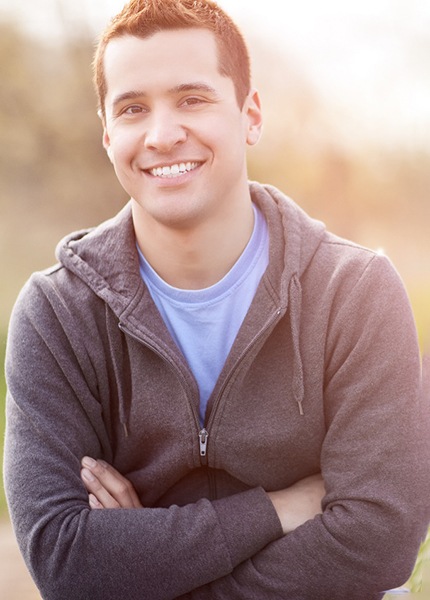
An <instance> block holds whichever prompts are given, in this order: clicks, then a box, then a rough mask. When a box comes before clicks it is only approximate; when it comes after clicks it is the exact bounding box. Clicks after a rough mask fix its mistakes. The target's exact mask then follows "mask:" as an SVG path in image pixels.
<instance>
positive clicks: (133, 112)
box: [123, 104, 144, 115]
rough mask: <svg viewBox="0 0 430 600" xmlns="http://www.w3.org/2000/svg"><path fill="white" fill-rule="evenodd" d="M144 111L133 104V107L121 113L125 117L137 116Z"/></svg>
mask: <svg viewBox="0 0 430 600" xmlns="http://www.w3.org/2000/svg"><path fill="white" fill-rule="evenodd" d="M143 111H144V109H143V107H142V106H138V105H137V104H133V106H128V107H127V108H126V109H125V110H124V111H123V113H124V114H126V115H138V114H139V113H141V112H143Z"/></svg>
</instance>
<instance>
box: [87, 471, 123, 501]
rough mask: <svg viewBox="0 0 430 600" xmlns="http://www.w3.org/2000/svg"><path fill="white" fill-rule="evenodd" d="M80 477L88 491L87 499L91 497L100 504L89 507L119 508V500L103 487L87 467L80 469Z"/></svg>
mask: <svg viewBox="0 0 430 600" xmlns="http://www.w3.org/2000/svg"><path fill="white" fill-rule="evenodd" d="M81 478H82V481H83V483H84V485H85V487H86V489H87V492H88V493H89V499H90V498H91V497H93V498H95V500H96V502H97V503H99V504H100V506H91V508H121V506H120V504H119V502H118V501H117V500H116V499H115V498H114V497H113V496H112V495H111V494H110V493H109V492H108V490H107V489H106V488H105V487H103V485H102V484H101V483H100V481H99V480H98V479H97V477H95V476H94V475H93V474H92V472H91V471H90V470H89V469H86V468H84V469H82V470H81ZM90 505H91V502H90Z"/></svg>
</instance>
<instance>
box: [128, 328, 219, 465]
mask: <svg viewBox="0 0 430 600" xmlns="http://www.w3.org/2000/svg"><path fill="white" fill-rule="evenodd" d="M118 327H119V329H120V330H121V331H122V332H123V333H125V334H127V335H129V336H130V337H132V338H133V339H134V340H136V342H139V343H140V344H143V345H144V346H146V347H147V348H149V349H150V350H152V351H153V352H154V353H155V354H156V355H157V356H159V357H160V358H161V359H162V360H163V361H164V362H166V363H167V364H168V365H169V367H170V368H171V369H173V370H174V371H176V373H178V374H179V375H181V378H182V374H181V371H180V370H179V368H178V367H177V366H176V365H175V363H174V362H173V361H171V360H169V359H168V358H167V357H166V356H165V355H164V354H162V353H161V352H160V351H159V350H158V348H157V347H156V346H155V345H153V344H150V343H149V342H147V341H146V340H143V339H142V338H140V337H139V336H138V335H136V334H135V333H133V332H132V331H130V330H129V329H128V328H127V327H125V326H124V325H123V324H122V323H118ZM187 398H188V394H187ZM188 404H189V405H190V407H191V411H192V413H193V416H194V421H195V424H196V429H197V431H198V439H199V456H200V463H201V464H202V465H206V464H207V443H208V437H209V434H208V432H207V431H206V429H204V428H203V429H200V418H199V415H198V413H197V411H196V409H195V407H194V405H193V404H192V403H191V402H190V401H188Z"/></svg>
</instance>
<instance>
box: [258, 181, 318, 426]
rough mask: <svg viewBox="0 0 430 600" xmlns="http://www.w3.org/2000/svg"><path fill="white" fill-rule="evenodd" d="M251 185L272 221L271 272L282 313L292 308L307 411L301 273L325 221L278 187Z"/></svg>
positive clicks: (298, 377)
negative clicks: (311, 215)
mask: <svg viewBox="0 0 430 600" xmlns="http://www.w3.org/2000/svg"><path fill="white" fill-rule="evenodd" d="M250 189H251V195H252V199H253V201H254V202H255V203H256V204H257V205H258V206H259V207H260V208H261V210H262V211H263V213H264V214H265V217H266V219H267V222H268V225H269V232H270V257H271V260H270V264H271V265H272V268H271V271H270V276H271V277H274V278H275V282H274V284H273V287H274V289H277V290H280V297H279V307H280V311H281V313H282V314H285V313H286V312H287V311H288V317H289V322H290V329H291V338H292V342H293V351H294V359H293V360H294V363H293V382H292V383H293V393H294V399H295V401H296V403H297V406H298V410H299V412H300V414H301V415H304V406H303V402H304V398H305V388H304V381H303V362H302V356H301V351H300V321H301V318H302V286H301V276H302V275H303V273H304V272H305V271H306V269H307V267H308V266H309V264H310V263H311V261H312V259H313V257H314V255H315V253H316V251H317V250H318V248H319V246H320V244H321V241H322V240H323V238H324V236H325V233H326V227H325V225H324V223H322V222H321V221H317V220H315V219H312V218H311V217H309V216H308V215H307V214H306V213H305V212H304V211H303V210H302V209H301V208H300V207H299V206H298V205H297V204H296V203H295V202H293V200H291V199H290V198H288V197H287V196H285V195H284V194H282V193H281V192H280V191H279V190H278V189H276V188H275V187H273V186H270V185H260V184H259V183H254V182H251V184H250ZM279 217H281V218H279ZM280 249H283V260H282V261H279V250H280ZM272 256H273V257H275V256H277V257H278V258H277V260H272ZM273 266H274V268H273ZM276 269H277V270H276Z"/></svg>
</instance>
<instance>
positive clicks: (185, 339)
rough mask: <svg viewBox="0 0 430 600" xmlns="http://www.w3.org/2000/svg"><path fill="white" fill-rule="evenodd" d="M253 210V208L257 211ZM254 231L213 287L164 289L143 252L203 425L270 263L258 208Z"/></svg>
mask: <svg viewBox="0 0 430 600" xmlns="http://www.w3.org/2000/svg"><path fill="white" fill-rule="evenodd" d="M253 206H254V205H253ZM254 214H255V219H254V230H253V233H252V236H251V239H250V240H249V242H248V245H247V246H246V248H245V250H244V251H243V253H242V254H241V255H240V257H239V258H238V260H237V261H236V263H235V264H234V265H233V267H232V268H231V269H230V271H229V272H228V273H227V274H226V275H225V276H224V277H223V278H222V279H221V280H220V281H218V282H217V283H215V285H212V286H211V287H208V288H204V289H201V290H182V289H178V288H175V287H172V286H171V285H169V284H168V283H166V282H165V281H164V280H163V279H161V277H159V276H158V275H157V273H156V272H155V271H154V270H153V269H152V267H151V266H150V265H149V263H148V262H147V261H146V259H145V257H144V256H143V254H142V253H141V251H140V249H139V248H138V251H139V262H140V272H141V275H142V278H143V280H144V281H145V283H146V285H147V286H148V289H149V291H150V293H151V296H152V298H153V300H154V302H155V304H156V306H157V308H158V310H159V311H160V313H161V316H162V317H163V319H164V322H165V323H166V326H167V328H168V330H169V331H170V334H171V335H172V337H173V339H174V340H175V342H176V344H177V346H178V347H179V348H180V350H181V351H182V353H183V355H184V356H185V358H186V360H187V363H188V365H189V367H190V369H191V371H192V373H193V374H194V377H195V378H196V381H197V384H198V387H199V392H200V421H201V423H202V424H203V423H204V417H205V413H206V405H207V401H208V399H209V396H210V395H211V393H212V390H213V388H214V386H215V383H216V381H217V379H218V377H219V375H220V373H221V370H222V368H223V366H224V363H225V361H226V358H227V356H228V354H229V352H230V349H231V347H232V345H233V342H234V340H235V338H236V335H237V333H238V331H239V328H240V326H241V325H242V322H243V319H244V318H245V315H246V313H247V312H248V309H249V306H250V304H251V302H252V299H253V298H254V295H255V292H256V289H257V287H258V284H259V282H260V279H261V277H262V275H263V273H264V271H265V270H266V268H267V265H268V263H269V233H268V229H267V224H266V221H265V219H264V217H263V215H262V213H261V212H260V211H259V210H258V209H257V208H256V207H255V206H254Z"/></svg>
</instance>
